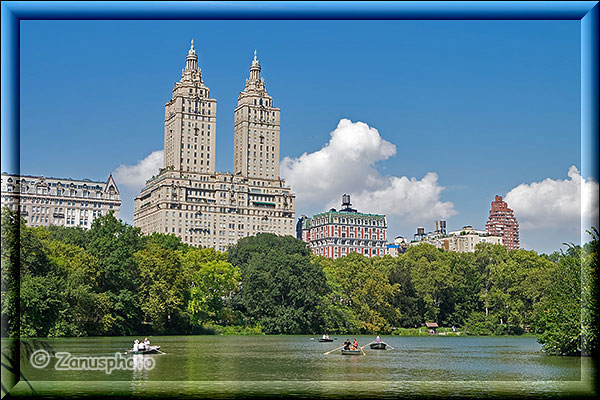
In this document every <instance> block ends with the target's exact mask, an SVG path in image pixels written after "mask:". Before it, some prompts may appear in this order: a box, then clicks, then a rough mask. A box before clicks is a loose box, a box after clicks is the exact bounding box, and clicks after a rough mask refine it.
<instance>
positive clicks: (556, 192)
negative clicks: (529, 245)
mask: <svg viewBox="0 0 600 400" xmlns="http://www.w3.org/2000/svg"><path fill="white" fill-rule="evenodd" d="M567 175H568V178H567V179H563V180H560V179H556V180H555V179H550V178H547V179H545V180H543V181H541V182H532V183H523V184H521V185H519V186H517V187H515V188H514V189H512V190H511V191H510V192H508V194H507V195H506V199H505V200H506V202H507V203H508V205H509V207H511V208H512V209H513V210H514V211H515V216H516V217H517V219H518V221H519V225H520V226H521V227H522V228H523V229H525V230H535V229H545V228H561V229H564V230H571V231H574V230H576V231H579V229H580V227H581V229H583V230H584V231H585V229H589V228H590V227H589V226H587V227H586V226H581V221H582V220H583V221H584V224H588V223H589V222H585V221H597V220H598V182H597V181H596V180H594V179H593V178H588V179H584V178H583V177H582V176H581V174H580V173H579V171H578V170H577V168H576V167H575V166H571V167H570V168H569V172H568V174H567Z"/></svg>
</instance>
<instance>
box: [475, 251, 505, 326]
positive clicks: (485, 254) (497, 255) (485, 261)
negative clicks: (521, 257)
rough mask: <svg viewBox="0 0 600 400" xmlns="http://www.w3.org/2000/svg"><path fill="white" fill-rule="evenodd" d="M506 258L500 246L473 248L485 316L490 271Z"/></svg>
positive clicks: (489, 286)
mask: <svg viewBox="0 0 600 400" xmlns="http://www.w3.org/2000/svg"><path fill="white" fill-rule="evenodd" d="M507 258H508V251H507V250H506V247H504V246H503V245H501V244H490V243H479V244H477V245H476V246H475V264H476V265H477V268H478V270H479V275H480V277H481V289H480V292H479V296H480V299H481V301H482V303H483V305H484V307H485V315H486V316H488V315H489V307H490V298H489V292H490V290H491V288H492V279H491V271H492V270H493V268H494V266H495V265H498V264H500V263H501V262H503V261H505V260H506V259H507Z"/></svg>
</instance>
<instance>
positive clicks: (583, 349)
mask: <svg viewBox="0 0 600 400" xmlns="http://www.w3.org/2000/svg"><path fill="white" fill-rule="evenodd" d="M590 234H591V236H592V241H590V242H589V243H587V244H586V245H585V246H584V247H583V248H582V247H581V246H575V245H573V244H569V245H568V249H567V250H566V251H565V252H561V254H560V257H559V260H558V263H557V265H556V268H555V269H554V270H552V272H551V278H550V284H549V285H548V287H547V288H546V291H545V293H544V294H545V295H544V296H543V298H542V299H541V301H540V302H539V303H538V304H537V307H536V319H537V325H538V327H539V330H540V331H541V334H540V335H539V336H538V341H539V342H540V343H541V344H542V346H543V350H544V351H545V352H546V353H548V354H558V355H583V356H590V355H597V352H598V324H597V323H596V321H595V320H594V319H595V317H596V316H597V312H598V294H599V293H598V231H597V230H596V229H594V228H592V232H590Z"/></svg>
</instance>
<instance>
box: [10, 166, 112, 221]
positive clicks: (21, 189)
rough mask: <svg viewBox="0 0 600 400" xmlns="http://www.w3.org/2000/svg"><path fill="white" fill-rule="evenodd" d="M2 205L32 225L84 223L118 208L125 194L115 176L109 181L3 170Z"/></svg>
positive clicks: (109, 178) (110, 177)
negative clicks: (50, 176) (121, 192)
mask: <svg viewBox="0 0 600 400" xmlns="http://www.w3.org/2000/svg"><path fill="white" fill-rule="evenodd" d="M2 206H6V207H8V208H9V209H11V210H12V211H15V212H19V213H20V214H21V216H22V217H23V218H24V219H25V222H26V223H27V225H29V226H49V225H60V226H80V227H83V228H90V227H91V226H92V222H93V221H94V219H95V218H96V217H98V216H100V215H106V214H108V212H109V211H111V210H112V211H114V215H115V218H117V219H118V218H119V210H120V208H121V195H120V193H119V189H118V188H117V184H116V183H115V181H114V179H113V177H112V175H110V176H109V177H108V179H107V181H106V182H98V181H92V180H90V179H72V178H46V177H44V176H31V175H15V174H7V173H6V172H3V173H2Z"/></svg>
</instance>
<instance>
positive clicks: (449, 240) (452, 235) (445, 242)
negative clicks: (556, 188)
mask: <svg viewBox="0 0 600 400" xmlns="http://www.w3.org/2000/svg"><path fill="white" fill-rule="evenodd" d="M420 243H429V244H431V245H434V246H435V247H437V248H438V249H444V250H446V251H456V252H461V253H464V252H471V253H472V252H474V251H475V246H477V245H478V244H479V243H491V244H503V239H502V237H501V236H493V235H489V234H488V233H487V232H486V231H479V230H475V229H473V227H471V226H465V227H463V228H462V229H461V230H459V231H454V232H449V233H448V234H447V235H428V236H426V237H424V238H423V239H422V240H420V241H413V242H411V243H410V245H411V246H415V245H418V244H420Z"/></svg>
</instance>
